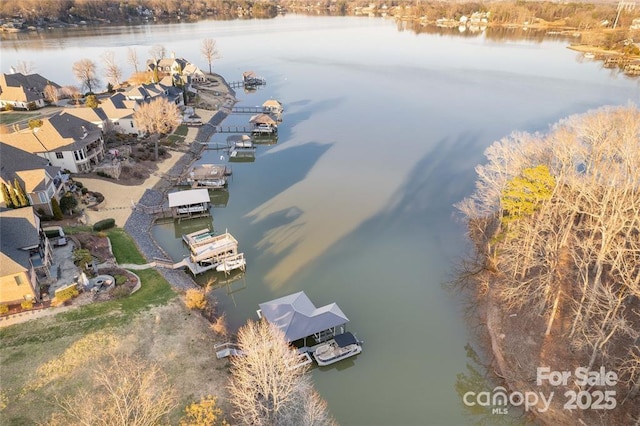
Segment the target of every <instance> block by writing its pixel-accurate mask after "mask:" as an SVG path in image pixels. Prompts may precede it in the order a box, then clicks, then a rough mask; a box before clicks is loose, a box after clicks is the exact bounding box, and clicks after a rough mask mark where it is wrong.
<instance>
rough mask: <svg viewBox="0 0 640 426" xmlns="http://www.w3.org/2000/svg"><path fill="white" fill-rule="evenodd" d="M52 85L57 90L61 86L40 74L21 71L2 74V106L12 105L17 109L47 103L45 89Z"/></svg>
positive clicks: (41, 105) (40, 105)
mask: <svg viewBox="0 0 640 426" xmlns="http://www.w3.org/2000/svg"><path fill="white" fill-rule="evenodd" d="M48 85H51V86H52V87H53V88H54V89H55V90H58V89H60V86H59V85H58V84H56V83H54V82H52V81H50V80H47V79H46V78H44V77H42V76H41V75H40V74H28V75H25V74H22V73H19V72H14V73H9V74H2V75H0V107H2V108H4V107H6V106H7V105H11V106H12V107H13V108H16V109H36V108H42V107H44V106H45V105H46V102H45V99H46V95H45V89H46V87H47V86H48Z"/></svg>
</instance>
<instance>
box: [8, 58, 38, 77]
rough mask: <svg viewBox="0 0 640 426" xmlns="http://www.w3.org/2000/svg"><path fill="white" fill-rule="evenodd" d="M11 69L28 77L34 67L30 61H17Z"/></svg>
mask: <svg viewBox="0 0 640 426" xmlns="http://www.w3.org/2000/svg"><path fill="white" fill-rule="evenodd" d="M13 68H14V69H15V70H16V72H19V73H20V74H24V75H29V74H32V73H33V71H34V69H35V66H34V65H33V62H31V61H18V63H17V64H16V65H15V66H14V67H13Z"/></svg>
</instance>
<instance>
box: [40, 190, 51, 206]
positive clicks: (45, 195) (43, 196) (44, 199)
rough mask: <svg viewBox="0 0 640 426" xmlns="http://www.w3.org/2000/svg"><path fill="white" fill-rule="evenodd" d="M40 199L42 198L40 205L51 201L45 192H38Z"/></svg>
mask: <svg viewBox="0 0 640 426" xmlns="http://www.w3.org/2000/svg"><path fill="white" fill-rule="evenodd" d="M38 198H40V204H44V203H46V202H48V201H49V200H48V199H47V194H46V193H44V192H38Z"/></svg>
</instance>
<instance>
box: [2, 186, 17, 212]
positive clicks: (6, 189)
mask: <svg viewBox="0 0 640 426" xmlns="http://www.w3.org/2000/svg"><path fill="white" fill-rule="evenodd" d="M1 189H2V198H3V199H4V202H5V203H6V204H7V207H9V208H10V209H12V208H14V205H13V201H12V200H11V194H10V192H9V187H8V186H7V184H6V183H4V182H2V187H1Z"/></svg>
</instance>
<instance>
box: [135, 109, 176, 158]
mask: <svg viewBox="0 0 640 426" xmlns="http://www.w3.org/2000/svg"><path fill="white" fill-rule="evenodd" d="M133 119H134V120H135V121H136V124H137V126H138V128H139V129H140V130H141V131H142V132H144V133H148V134H150V135H152V136H153V142H154V145H155V158H156V161H158V138H159V137H160V135H166V134H168V133H171V132H172V131H173V130H174V129H175V128H176V127H178V126H179V125H180V123H181V122H182V116H181V114H180V110H179V109H178V106H177V105H176V104H174V103H173V102H169V101H168V100H167V99H166V98H163V97H158V98H156V99H154V100H152V101H151V102H149V103H145V104H142V105H141V106H140V108H138V109H137V110H136V111H135V112H134V113H133Z"/></svg>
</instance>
